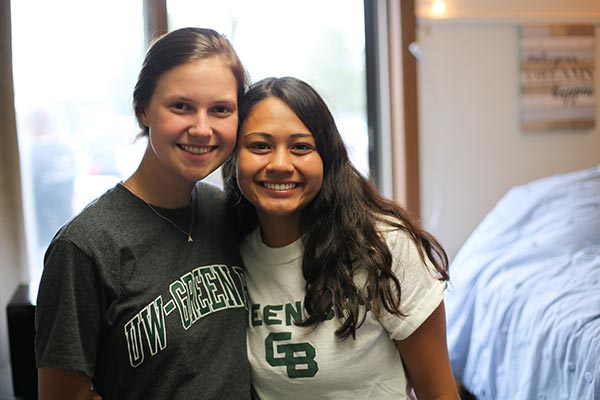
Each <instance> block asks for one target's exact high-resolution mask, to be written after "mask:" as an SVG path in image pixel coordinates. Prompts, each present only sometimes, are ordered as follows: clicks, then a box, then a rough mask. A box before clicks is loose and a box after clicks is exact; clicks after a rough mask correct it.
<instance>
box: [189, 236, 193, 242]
mask: <svg viewBox="0 0 600 400" xmlns="http://www.w3.org/2000/svg"><path fill="white" fill-rule="evenodd" d="M193 241H194V239H192V235H188V243H189V242H193Z"/></svg>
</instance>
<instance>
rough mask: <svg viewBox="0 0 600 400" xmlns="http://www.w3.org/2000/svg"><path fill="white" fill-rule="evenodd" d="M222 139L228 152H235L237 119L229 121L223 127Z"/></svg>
mask: <svg viewBox="0 0 600 400" xmlns="http://www.w3.org/2000/svg"><path fill="white" fill-rule="evenodd" d="M221 140H222V142H223V146H225V147H226V148H227V150H228V152H230V153H231V152H233V150H234V149H235V143H236V140H237V120H236V121H227V123H226V124H224V125H223V127H222V128H221Z"/></svg>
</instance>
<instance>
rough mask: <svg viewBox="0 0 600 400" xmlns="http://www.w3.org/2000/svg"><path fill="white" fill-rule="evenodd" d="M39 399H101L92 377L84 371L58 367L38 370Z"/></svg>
mask: <svg viewBox="0 0 600 400" xmlns="http://www.w3.org/2000/svg"><path fill="white" fill-rule="evenodd" d="M38 392H39V396H38V398H39V400H100V399H102V398H101V397H100V395H98V393H96V392H93V391H92V379H91V378H90V377H89V376H87V375H85V374H84V373H82V372H77V371H68V370H66V369H58V368H40V369H39V370H38Z"/></svg>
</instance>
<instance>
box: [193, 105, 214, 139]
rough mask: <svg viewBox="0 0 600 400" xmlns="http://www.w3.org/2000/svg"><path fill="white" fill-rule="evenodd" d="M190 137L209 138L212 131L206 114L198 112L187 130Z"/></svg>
mask: <svg viewBox="0 0 600 400" xmlns="http://www.w3.org/2000/svg"><path fill="white" fill-rule="evenodd" d="M187 131H188V134H189V135H190V136H210V135H212V134H213V130H212V128H211V126H210V119H209V118H208V115H207V113H206V112H203V111H199V112H198V113H197V114H196V115H195V118H194V119H193V121H192V123H191V125H190V126H189V127H188V129H187Z"/></svg>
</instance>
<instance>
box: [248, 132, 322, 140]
mask: <svg viewBox="0 0 600 400" xmlns="http://www.w3.org/2000/svg"><path fill="white" fill-rule="evenodd" d="M254 135H257V136H261V137H264V138H271V137H273V135H271V134H270V133H267V132H250V133H248V134H247V135H245V137H250V136H254ZM306 137H313V134H312V133H292V135H291V138H292V139H302V138H306Z"/></svg>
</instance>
